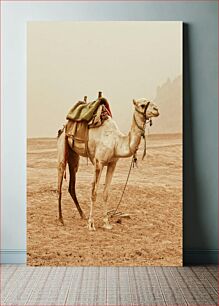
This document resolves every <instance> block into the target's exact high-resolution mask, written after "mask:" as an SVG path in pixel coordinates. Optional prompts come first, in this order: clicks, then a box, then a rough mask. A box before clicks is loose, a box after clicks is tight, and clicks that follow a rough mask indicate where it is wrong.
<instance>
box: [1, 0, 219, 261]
mask: <svg viewBox="0 0 219 306" xmlns="http://www.w3.org/2000/svg"><path fill="white" fill-rule="evenodd" d="M2 15H3V18H2V20H1V24H2V65H1V67H2V73H3V79H2V92H1V94H2V99H1V101H2V112H1V116H2V138H1V141H2V160H1V162H2V164H1V169H2V192H1V197H2V199H1V200H2V201H1V203H2V205H1V229H2V230H1V261H2V262H4V263H9V262H10V263H12V262H14V263H18V262H25V249H26V173H25V171H26V169H25V163H26V157H25V156H26V22H27V21H29V20H182V21H183V22H184V23H185V25H184V262H185V263H213V262H215V263H216V262H217V249H218V236H217V234H218V208H217V202H218V201H217V198H218V191H217V187H218V186H217V178H218V177H217V169H218V167H217V150H218V146H217V141H216V140H217V114H218V111H217V110H218V109H217V101H218V91H217V82H218V79H217V77H218V53H217V51H218V49H217V48H218V35H217V34H218V33H217V31H218V26H217V20H218V19H217V17H218V4H217V2H216V1H190V2H187V1H139V2H137V1H133V2H132V1H128V2H122V1H121V2H120V1H118V2H114V1H112V2H89V3H88V2H82V3H79V2H72V1H66V2H65V1H59V2H53V1H51V2H49V1H48V2H29V1H25V2H24V1H23V2H20V1H4V2H3V4H2Z"/></svg>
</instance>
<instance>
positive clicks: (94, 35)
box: [27, 22, 182, 137]
mask: <svg viewBox="0 0 219 306" xmlns="http://www.w3.org/2000/svg"><path fill="white" fill-rule="evenodd" d="M27 39H28V40H27V48H28V59H27V65H28V77H27V115H28V118H27V123H28V124H27V125H28V131H27V135H28V137H55V136H56V134H57V130H58V129H59V128H60V127H62V124H63V123H65V118H66V114H67V112H68V110H69V109H70V108H71V107H72V105H73V104H74V103H75V102H77V101H78V100H80V99H83V97H84V96H85V95H87V96H88V100H90V101H93V100H95V99H96V97H97V93H98V91H102V92H103V95H104V96H105V97H106V98H107V99H108V101H109V102H110V105H111V109H112V113H113V117H114V119H115V120H116V121H117V123H118V126H119V128H120V129H121V131H123V132H126V131H128V129H129V127H130V123H131V118H132V108H133V107H132V99H133V98H136V99H138V98H142V97H145V98H149V99H153V98H155V96H156V89H157V86H159V85H162V84H163V83H164V82H165V81H166V80H167V78H170V79H171V80H172V79H174V78H175V77H177V76H178V75H181V74H182V23H181V22H29V23H28V28H27Z"/></svg>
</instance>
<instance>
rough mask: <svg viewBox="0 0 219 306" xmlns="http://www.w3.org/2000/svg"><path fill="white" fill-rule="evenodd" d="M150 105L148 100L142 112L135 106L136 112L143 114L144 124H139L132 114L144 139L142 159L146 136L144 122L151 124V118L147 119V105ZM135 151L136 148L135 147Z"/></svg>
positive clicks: (144, 153)
mask: <svg viewBox="0 0 219 306" xmlns="http://www.w3.org/2000/svg"><path fill="white" fill-rule="evenodd" d="M149 105H150V102H148V103H147V104H146V106H145V109H144V111H143V112H141V111H140V110H139V109H137V107H135V110H136V112H138V113H139V114H141V115H143V117H144V119H145V122H144V125H143V126H140V125H139V124H138V122H137V120H136V117H135V114H134V121H135V124H136V126H137V127H138V129H139V130H140V131H141V137H142V138H143V139H144V152H143V155H142V159H144V157H145V155H146V137H145V128H146V124H148V123H149V124H150V126H152V119H147V115H146V114H147V109H148V106H149ZM136 151H137V149H136ZM134 159H136V160H137V158H136V152H135V153H134Z"/></svg>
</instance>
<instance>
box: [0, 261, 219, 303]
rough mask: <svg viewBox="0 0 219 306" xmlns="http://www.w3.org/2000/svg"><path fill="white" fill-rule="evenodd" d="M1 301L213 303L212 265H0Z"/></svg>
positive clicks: (215, 285) (215, 274)
mask: <svg viewBox="0 0 219 306" xmlns="http://www.w3.org/2000/svg"><path fill="white" fill-rule="evenodd" d="M1 287H2V290H1V305H44V306H45V305H77V306H79V305H81V306H82V305H124V306H125V305H129V306H130V305H218V303H217V302H218V291H217V290H218V268H217V266H204V267H203V266H196V267H195V266H194V267H183V268H178V267H165V268H162V267H119V268H118V267H115V268H114V267H27V266H25V265H2V266H1Z"/></svg>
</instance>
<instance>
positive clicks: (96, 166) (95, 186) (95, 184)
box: [88, 161, 103, 230]
mask: <svg viewBox="0 0 219 306" xmlns="http://www.w3.org/2000/svg"><path fill="white" fill-rule="evenodd" d="M102 170H103V165H102V164H101V163H100V162H98V161H96V162H95V163H94V178H93V182H92V189H91V201H90V215H89V219H88V229H89V230H95V226H94V219H93V206H94V205H95V203H96V199H97V189H98V186H99V182H100V177H101V173H102Z"/></svg>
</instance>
